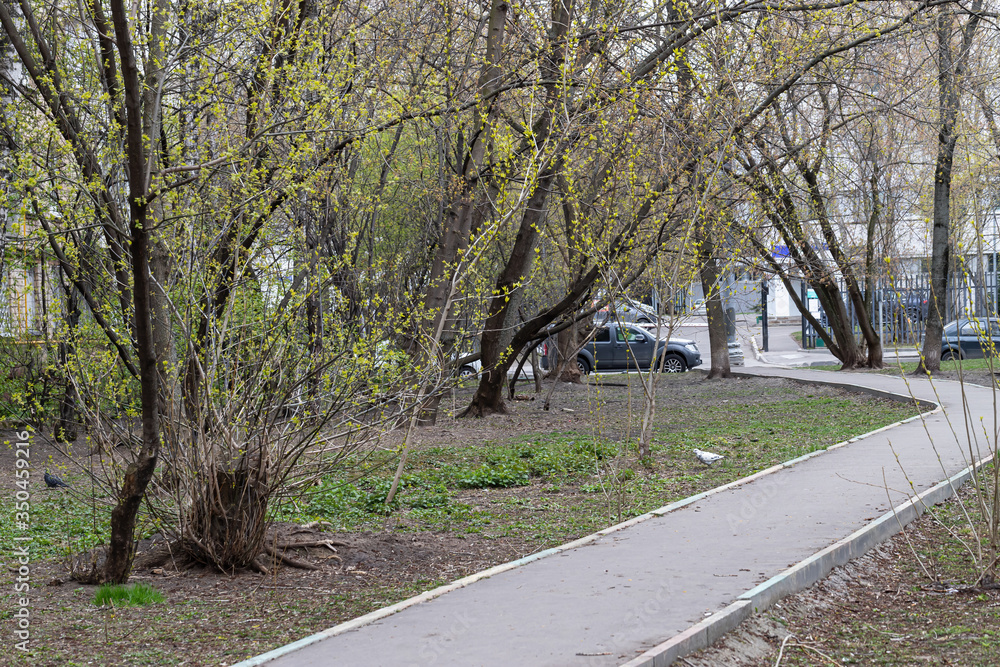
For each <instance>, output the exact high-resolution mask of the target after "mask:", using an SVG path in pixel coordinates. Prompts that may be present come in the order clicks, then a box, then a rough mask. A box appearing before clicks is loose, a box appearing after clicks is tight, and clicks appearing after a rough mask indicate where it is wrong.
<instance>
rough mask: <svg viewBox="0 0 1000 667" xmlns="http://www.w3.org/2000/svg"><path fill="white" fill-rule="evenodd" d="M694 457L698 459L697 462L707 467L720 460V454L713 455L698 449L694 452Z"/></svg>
mask: <svg viewBox="0 0 1000 667" xmlns="http://www.w3.org/2000/svg"><path fill="white" fill-rule="evenodd" d="M694 455H695V456H697V457H698V460H699V461H701V462H702V463H704V464H705V465H707V466H710V465H712V464H713V463H715V462H716V461H718V460H719V459H721V458H722V454H713V453H712V452H703V451H701V450H700V449H696V450H694Z"/></svg>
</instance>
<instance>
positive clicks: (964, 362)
mask: <svg viewBox="0 0 1000 667" xmlns="http://www.w3.org/2000/svg"><path fill="white" fill-rule="evenodd" d="M809 369H810V370H814V371H839V370H840V364H823V365H822V366H810V367H809ZM915 370H917V362H916V361H905V362H903V363H888V365H886V367H885V368H881V369H879V370H878V371H875V372H877V373H884V374H887V375H896V374H898V373H900V372H902V373H905V374H909V373H913V372H914V371H915ZM941 370H942V371H945V372H954V373H957V372H959V371H1000V359H996V358H993V359H989V358H987V359H961V360H952V361H942V362H941Z"/></svg>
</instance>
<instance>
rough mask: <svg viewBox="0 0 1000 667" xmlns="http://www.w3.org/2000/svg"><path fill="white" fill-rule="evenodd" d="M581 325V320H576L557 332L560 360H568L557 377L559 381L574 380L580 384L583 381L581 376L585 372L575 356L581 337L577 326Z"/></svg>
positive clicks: (573, 381)
mask: <svg viewBox="0 0 1000 667" xmlns="http://www.w3.org/2000/svg"><path fill="white" fill-rule="evenodd" d="M579 326H580V324H579V322H574V323H573V324H571V325H570V326H568V327H566V328H565V329H563V330H562V331H560V332H559V333H558V334H556V341H557V345H556V348H557V349H558V350H559V360H560V361H562V360H564V359H565V360H566V364H565V365H564V366H563V370H562V373H560V374H559V377H558V378H557V380H558V381H559V382H572V383H576V384H579V383H580V382H581V378H582V377H583V374H582V373H581V372H580V367H579V366H578V365H577V364H576V363H575V362H576V359H575V357H576V354H577V351H578V350H579V348H578V347H577V341H578V339H579V338H578V336H577V327H579Z"/></svg>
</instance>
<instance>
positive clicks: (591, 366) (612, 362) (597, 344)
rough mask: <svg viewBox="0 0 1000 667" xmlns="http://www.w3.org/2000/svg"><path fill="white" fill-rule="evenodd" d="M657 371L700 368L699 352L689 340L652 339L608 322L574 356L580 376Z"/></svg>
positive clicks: (544, 364)
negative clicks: (657, 369)
mask: <svg viewBox="0 0 1000 667" xmlns="http://www.w3.org/2000/svg"><path fill="white" fill-rule="evenodd" d="M653 359H656V365H655V366H654V368H660V360H661V359H662V360H663V371H664V372H665V373H683V372H684V371H686V370H688V369H690V368H694V367H695V366H700V365H701V352H699V351H698V346H697V345H695V342H694V341H693V340H686V339H684V338H671V339H670V340H669V341H666V340H662V339H661V340H656V338H655V335H654V333H651V332H649V331H646V330H644V329H642V328H640V327H638V326H635V325H629V324H622V325H619V324H617V323H610V324H608V325H607V326H602V327H598V329H597V333H596V334H595V336H594V338H593V340H591V341H590V342H589V343H587V344H586V345H584V346H583V348H582V349H581V350H580V352H579V353H578V354H577V355H576V364H577V366H578V367H579V368H580V372H581V373H583V374H584V375H586V374H588V373H590V372H591V371H629V370H632V371H634V370H649V367H650V365H652V364H653ZM542 368H546V369H547V368H548V358H547V357H543V358H542Z"/></svg>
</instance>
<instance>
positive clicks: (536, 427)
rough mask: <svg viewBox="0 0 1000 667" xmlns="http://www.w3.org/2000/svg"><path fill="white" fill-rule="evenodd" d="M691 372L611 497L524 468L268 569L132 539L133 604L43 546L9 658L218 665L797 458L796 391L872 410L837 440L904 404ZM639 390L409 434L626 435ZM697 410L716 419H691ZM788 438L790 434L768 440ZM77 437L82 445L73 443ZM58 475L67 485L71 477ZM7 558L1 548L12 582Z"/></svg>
mask: <svg viewBox="0 0 1000 667" xmlns="http://www.w3.org/2000/svg"><path fill="white" fill-rule="evenodd" d="M703 377H704V376H703V375H700V374H696V373H688V374H685V375H684V376H681V377H673V378H669V379H665V381H664V382H663V383H662V385H661V389H660V392H659V394H658V395H659V396H660V406H661V407H660V411H659V413H658V420H657V430H656V433H657V434H658V435H657V440H656V442H659V443H660V444H659V445H658V446H655V447H654V457H653V458H654V460H653V461H651V462H649V463H648V464H647V465H646V466H641V465H637V464H636V462H635V461H634V460H632V461H631V463H630V466H631V467H630V468H629V469H628V470H629V471H630V474H632V475H634V476H635V482H632V483H635V484H639V486H637V487H636V490H635V491H634V492H631V491H630V492H629V493H631V494H632V495H630V496H629V497H628V498H625V500H623V499H622V498H624V497H625V496H624V494H623V496H622V497H620V498H618V499H617V500H615V499H613V498H611V497H610V496H609V495H607V494H604V495H602V494H600V493H596V494H595V493H588V492H586V490H585V485H584V484H583V481H584V480H581V479H576V478H571V477H566V478H560V479H558V480H553V479H545V478H540V479H535V478H533V479H532V481H531V482H530V484H528V485H526V486H518V487H515V488H469V489H464V490H461V491H455V492H454V496H453V497H452V498H451V500H450V501H449V502H450V505H449V507H450V506H456V507H460V508H462V509H461V512H459V515H460V518H459V519H448V520H447V521H444V522H438V523H432V524H428V523H427V521H425V520H423V519H419V518H418V517H419V516H422V515H420V513H419V512H418V511H417V510H414V509H407V508H401V509H400V510H399V511H397V512H394V513H392V514H389V515H388V516H378V517H375V518H372V519H370V520H367V521H363V522H361V524H359V525H360V528H358V527H356V528H355V529H353V530H331V529H324V527H323V525H320V526H318V527H314V528H311V529H309V530H304V529H303V530H300V531H299V532H297V533H296V534H294V535H292V537H293V538H294V539H296V540H303V541H306V540H308V541H316V540H326V541H329V542H330V544H329V546H317V547H311V548H305V549H297V550H295V553H294V555H295V557H296V558H299V559H301V560H303V561H306V562H308V563H310V564H311V565H313V566H314V567H316V568H317V569H315V570H302V569H296V568H291V567H283V566H279V565H278V564H277V563H274V562H271V563H270V564H269V569H270V571H271V573H270V574H269V575H268V576H262V575H260V574H258V573H254V572H250V571H245V572H231V573H220V572H218V571H214V570H211V569H208V568H206V567H204V566H200V565H195V564H192V563H188V562H185V561H184V560H183V559H182V558H180V557H168V558H166V559H165V560H163V559H157V561H156V562H149V560H148V558H149V556H150V554H151V553H153V552H154V551H155V550H157V549H160V548H162V543H158V542H157V541H156V540H155V539H147V540H144V541H143V542H141V543H140V545H139V551H138V556H137V560H136V568H135V571H134V576H133V578H132V581H134V582H147V583H150V584H151V585H153V586H154V587H155V588H157V589H158V590H160V591H161V592H162V593H163V594H164V595H165V596H166V601H165V602H164V603H160V604H155V605H150V606H145V607H116V608H106V607H97V606H95V604H94V602H93V596H94V592H95V589H94V588H93V587H90V586H81V585H79V584H77V583H76V582H73V581H72V580H70V578H69V568H68V564H69V562H70V560H71V556H72V554H71V553H66V554H65V555H64V556H61V557H48V558H45V559H43V560H37V561H35V562H33V563H32V565H31V568H32V569H31V578H32V585H33V587H36V588H34V590H33V592H32V596H33V597H32V603H31V612H32V625H31V631H32V642H31V646H32V649H31V651H30V652H29V653H28V654H27V655H17V656H16V658H17V660H18V662H20V663H23V664H33V665H90V664H93V665H154V664H155V665H161V664H162V665H182V664H183V665H209V664H211V665H224V664H231V663H233V662H237V661H239V660H241V659H244V658H247V657H249V656H252V655H256V654H259V653H262V652H265V651H267V650H269V649H271V648H274V647H275V646H280V645H282V644H284V643H288V642H291V641H294V640H296V639H299V638H301V637H303V636H306V635H308V634H311V633H313V632H316V631H319V630H321V629H324V628H327V627H330V626H332V625H335V624H337V623H339V622H343V621H345V620H348V619H350V618H354V617H356V616H359V615H361V614H364V613H367V612H369V611H371V610H373V609H377V608H379V607H382V606H385V605H388V604H392V603H394V602H397V601H399V600H402V599H405V598H407V597H410V596H412V595H415V594H417V593H419V592H421V591H424V590H427V589H430V588H433V587H435V586H437V585H440V584H443V583H447V582H448V581H452V580H454V579H457V578H459V577H462V576H465V575H467V574H470V573H472V572H476V571H479V570H482V569H485V568H487V567H490V566H492V565H496V564H499V563H503V562H507V561H510V560H512V559H515V558H519V557H521V556H524V555H527V554H529V553H533V552H535V551H538V550H540V549H543V548H547V547H549V546H552V545H553V544H558V543H562V542H565V541H568V540H570V539H573V538H575V537H579V536H581V535H585V534H588V533H590V532H593V531H594V530H597V529H599V528H601V527H603V526H606V525H610V524H612V523H615V522H616V520H621V519H623V518H628V516H632V515H634V514H637V513H641V512H642V511H647V509H650V508H652V507H656V506H659V505H662V504H666V503H667V502H670V501H671V500H673V499H676V498H678V497H684V496H685V495H690V494H691V493H697V492H699V491H702V490H706V489H708V488H712V487H714V486H718V485H719V484H723V483H726V482H727V481H730V480H731V479H733V478H738V477H740V476H742V475H744V474H748V473H749V472H752V471H754V470H758V469H761V468H763V467H767V466H768V465H771V463H772V462H776V461H778V460H786V459H788V458H792V457H793V456H795V455H797V454H798V453H799V452H798V451H797V449H798V445H797V444H795V443H798V442H799V441H800V440H801V439H802V437H801V436H800V435H799V434H798V431H796V430H795V429H796V428H797V427H796V424H795V423H794V422H795V418H796V417H797V416H802V415H800V414H799V413H798V412H797V411H800V410H804V409H806V408H804V407H802V405H801V404H800V403H799V402H797V401H801V400H804V399H805V397H808V399H809V400H814V401H818V406H817V407H816V409H819V410H822V409H824V405H826V404H827V403H826V402H828V401H847V402H848V403H846V404H844V405H847V406H848V407H847V408H844V409H841V411H842V412H847V413H851V414H858V415H868V414H871V415H874V416H873V417H872V419H873V422H872V423H871V424H870V425H868V424H867V423H859V424H856V425H854V426H852V428H853V429H854V430H853V432H851V433H850V434H849V435H856V434H858V433H861V432H864V431H867V430H871V428H875V427H877V426H879V425H882V424H884V423H889V422H891V421H894V420H896V419H898V418H901V417H902V416H905V414H906V409H902V408H901V407H900V406H898V405H895V406H892V405H888V404H887V402H885V401H873V400H871V399H869V398H867V397H862V396H859V395H856V394H850V393H849V392H844V391H842V390H839V389H833V388H828V387H822V386H808V387H806V386H803V385H799V384H796V383H791V382H786V381H784V380H778V379H750V378H738V379H733V380H727V381H725V382H712V383H708V382H704V381H703ZM522 390H523V391H527V390H529V388H528V387H524V388H523V389H522ZM470 395H471V389H464V390H459V392H458V394H457V396H456V398H455V401H454V403H453V406H454V407H455V408H461V407H462V405H463V403H464V402H465V401H467V400H468V397H469V396H470ZM641 400H642V398H641V392H640V391H639V390H638V388H637V385H636V382H635V379H634V378H629V377H628V376H620V377H619V378H618V379H615V378H612V377H609V378H606V379H605V382H604V384H602V385H600V386H595V385H578V386H560V387H559V388H558V389H557V390H556V398H555V404H554V405H555V407H554V409H553V410H552V411H549V412H543V411H542V410H540V409H539V405H540V401H531V400H523V401H520V400H519V401H511V402H509V406H510V413H509V414H507V415H496V416H492V417H488V418H486V419H481V420H454V419H450V418H448V417H447V416H446V417H445V418H443V419H440V420H439V422H438V425H436V426H434V427H430V428H426V429H423V430H421V432H420V434H419V445H418V449H429V448H432V447H438V448H449V449H448V451H451V450H452V449H465V448H467V449H468V450H469V451H470V452H472V451H476V450H478V449H480V448H483V447H487V446H496V445H503V444H504V443H507V442H523V441H524V440H525V438H529V439H531V438H536V437H539V438H540V437H543V436H546V434H551V433H569V434H574V433H577V434H583V435H587V436H588V437H595V436H598V435H599V436H600V438H601V439H604V440H608V441H612V442H628V441H630V440H631V439H634V438H635V437H636V435H637V428H638V427H637V416H636V415H637V412H638V410H639V406H640V405H641ZM446 403H447V401H446ZM785 405H790V406H793V407H791V408H789V409H791V410H794V411H796V412H793V413H791V414H788V415H783V416H780V417H775V416H774V414H773V413H770V412H766V410H767V409H768V408H769V406H770V407H773V408H775V409H777V410H779V411H780V410H781V409H784V408H783V407H782V406H785ZM836 405H842V404H841V403H836ZM446 407H447V408H451V406H446ZM757 411H765V412H763V413H762V414H765V416H766V419H768V420H769V421H768V424H770V425H767V426H762V425H761V424H759V423H756V422H753V421H747V422H746V423H745V425H743V426H741V425H740V424H742V423H743V422H741V421H740V420H744V419H751V418H752V417H753V415H754V414H755V413H756V412H757ZM880 411H881V412H880ZM778 414H781V413H780V412H779V413H778ZM706 415H707V416H709V417H711V418H712V419H716V420H719V421H721V422H722V425H720V426H713V425H712V424H705V423H701V422H700V421H699V420H702V419H707V418H708V417H706ZM804 420H805V421H809V422H815V421H816V418H815V417H813V416H809V415H805V416H804ZM879 420H881V421H879ZM834 421H835V420H834ZM713 424H714V422H713ZM869 426H870V427H871V428H869ZM696 427H697V429H701V430H696ZM692 433H695V434H702V435H697V437H699V438H705V437H711V443H712V446H713V448H714V449H715V450H717V451H720V452H723V453H726V454H727V459H726V461H725V463H724V464H723V465H717V466H713V467H712V468H710V469H706V468H705V467H704V466H702V465H701V464H699V463H698V462H697V460H695V459H694V457H693V456H692V455H691V454H690V443H688V442H687V441H686V440H684V438H685V437H687V436H688V435H690V434H692ZM704 434H709V435H704ZM393 437H397V436H393ZM810 437H815V438H820V439H823V438H825V439H826V441H825V442H822V443H820V445H821V446H827V445H830V444H834V443H835V442H837V441H839V440H841V439H845V434H844V433H842V432H840V431H830V432H829V433H826V432H823V433H820V434H819V435H815V434H814V435H811V436H810ZM671 438H675V439H673V440H672V439H671ZM676 438H680V439H679V440H677V439H676ZM12 439H13V432H11V431H4V432H0V442H3V441H9V440H12ZM772 441H773V443H772ZM787 442H791V443H793V444H791V445H788V444H781V443H787ZM774 443H778V444H774ZM85 447H86V443H85V442H83V441H82V440H81V441H80V442H78V443H77V445H76V448H77V449H76V451H77V452H78V453H79V452H81V451H85ZM769 447H770V449H769ZM633 458H634V457H633ZM31 459H32V464H33V465H32V469H33V475H34V479H35V480H36V483H35V486H33V489H32V493H33V494H34V497H37V498H38V501H37V502H49V501H52V500H53V499H56V498H57V494H60V493H63V492H62V491H59V490H48V489H45V488H44V486H41V488H39V486H40V478H41V473H42V471H43V469H44V468H45V467H52V468H56V467H57V466H60V467H61V466H65V465H66V464H67V461H65V460H64V459H63V458H62V456H61V455H60V454H59V452H58V451H57V450H56V449H55V448H54V447H52V446H51V445H49V444H47V443H46V442H45V440H44V438H42V437H33V439H32V451H31ZM63 469H66V470H69V471H72V470H73V468H72V467H66V468H63ZM13 471H14V454H13V450H12V449H11V448H10V447H6V446H5V447H0V488H2V489H4V493H5V494H6V493H7V490H9V489H13V488H14V486H13V484H14V472H13ZM67 479H68V481H70V482H71V483H74V482H76V483H80V482H79V479H80V478H74V477H73V476H72V474H70V476H69V477H67ZM640 487H641V488H640ZM623 503H624V504H623ZM330 518H331V520H333V519H335V517H330ZM4 521H7V517H5V518H4ZM297 526H298V524H296V523H288V522H286V523H282V524H279V525H278V526H276V528H275V529H276V530H280V531H281V532H282V534H283V535H284V536H285V537H288V536H289V535H291V534H292V533H293V532H294V531H296V530H299V529H298V527H297ZM13 565H14V563H13V562H12V560H11V559H10V558H9V557H7V558H5V571H6V572H7V573H8V576H9V577H10V578H11V579H12V578H13V574H12V573H13V572H14V571H15V569H12V568H13ZM5 579H7V577H5ZM11 590H12V588H11V586H10V585H9V584H6V583H5V584H4V586H3V589H2V590H0V628H2V630H3V632H4V635H5V636H7V637H10V636H12V634H11V632H12V629H13V625H14V619H13V618H12V617H11V611H10V610H11V609H13V594H12V593H11ZM4 661H5V659H0V662H4Z"/></svg>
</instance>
